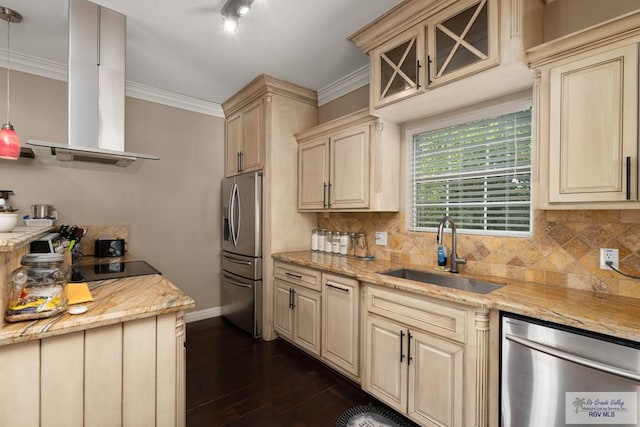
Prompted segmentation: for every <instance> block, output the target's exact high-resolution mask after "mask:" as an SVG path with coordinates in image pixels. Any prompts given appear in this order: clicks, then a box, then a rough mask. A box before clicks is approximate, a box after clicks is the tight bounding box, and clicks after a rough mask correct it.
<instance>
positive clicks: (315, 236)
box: [311, 229, 318, 252]
mask: <svg viewBox="0 0 640 427" xmlns="http://www.w3.org/2000/svg"><path fill="white" fill-rule="evenodd" d="M311 250H312V251H314V252H317V251H318V230H317V229H314V230H312V231H311Z"/></svg>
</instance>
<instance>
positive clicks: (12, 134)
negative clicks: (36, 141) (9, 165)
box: [0, 123, 20, 160]
mask: <svg viewBox="0 0 640 427" xmlns="http://www.w3.org/2000/svg"><path fill="white" fill-rule="evenodd" d="M18 157H20V138H18V134H17V133H16V131H15V130H14V129H13V126H12V125H11V123H5V124H4V125H2V129H0V159H9V160H15V159H17V158H18Z"/></svg>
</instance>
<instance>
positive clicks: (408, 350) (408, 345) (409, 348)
mask: <svg viewBox="0 0 640 427" xmlns="http://www.w3.org/2000/svg"><path fill="white" fill-rule="evenodd" d="M411 338H413V335H411V332H409V331H407V366H409V365H411V360H412V359H413V357H411Z"/></svg>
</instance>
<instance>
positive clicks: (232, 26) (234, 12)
mask: <svg viewBox="0 0 640 427" xmlns="http://www.w3.org/2000/svg"><path fill="white" fill-rule="evenodd" d="M252 3H253V0H228V1H227V2H226V3H225V4H224V6H223V7H222V10H220V14H221V15H222V17H223V19H224V29H225V30H227V31H229V32H234V31H235V30H236V29H237V28H238V19H239V18H240V17H241V16H244V15H246V14H247V13H248V12H249V10H250V9H251V4H252Z"/></svg>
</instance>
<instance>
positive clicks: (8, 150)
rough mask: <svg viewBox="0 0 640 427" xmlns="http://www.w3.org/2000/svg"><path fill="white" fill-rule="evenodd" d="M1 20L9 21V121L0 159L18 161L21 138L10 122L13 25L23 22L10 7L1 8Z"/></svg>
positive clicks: (1, 137)
mask: <svg viewBox="0 0 640 427" xmlns="http://www.w3.org/2000/svg"><path fill="white" fill-rule="evenodd" d="M0 19H3V20H5V21H7V121H6V122H5V124H3V125H2V129H0V159H10V160H16V159H17V158H18V157H20V138H18V134H16V131H15V129H14V128H13V126H12V125H11V121H10V120H9V117H10V113H11V79H10V73H11V61H10V59H11V39H10V34H11V33H10V31H9V27H10V25H11V23H18V22H22V15H20V14H19V13H18V12H16V11H15V10H12V9H9V8H8V7H4V6H0Z"/></svg>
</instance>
